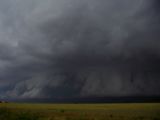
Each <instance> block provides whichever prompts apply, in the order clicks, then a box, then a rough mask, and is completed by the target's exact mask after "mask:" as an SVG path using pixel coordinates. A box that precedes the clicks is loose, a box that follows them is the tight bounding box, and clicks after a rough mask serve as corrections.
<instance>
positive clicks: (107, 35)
mask: <svg viewBox="0 0 160 120" xmlns="http://www.w3.org/2000/svg"><path fill="white" fill-rule="evenodd" d="M159 7H160V4H159V1H158V0H134V1H133V0H121V1H116V0H81V1H79V0H45V1H44V0H27V1H25V0H7V1H6V0H1V1H0V95H1V98H14V99H22V98H23V99H24V98H59V97H62V98H69V97H80V96H132V95H133V96H136V95H142V96H159V95H160V89H159V88H160V80H159V79H160V52H159V51H160V41H159V39H160V35H159V32H160V22H159V21H160V16H159V11H160V9H159Z"/></svg>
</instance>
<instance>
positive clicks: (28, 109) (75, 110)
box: [0, 103, 160, 120]
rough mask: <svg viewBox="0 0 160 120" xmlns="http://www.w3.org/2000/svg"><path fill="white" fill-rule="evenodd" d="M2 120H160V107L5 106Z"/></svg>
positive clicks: (0, 119) (114, 105) (152, 105)
mask: <svg viewBox="0 0 160 120" xmlns="http://www.w3.org/2000/svg"><path fill="white" fill-rule="evenodd" d="M0 120H160V103H139V104H138V103H135V104H134V103H132V104H129V103H126V104H18V103H17V104H16V103H2V104H0Z"/></svg>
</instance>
